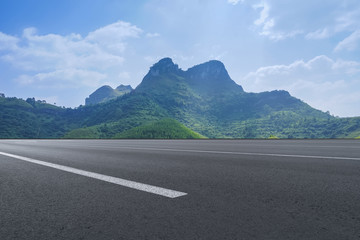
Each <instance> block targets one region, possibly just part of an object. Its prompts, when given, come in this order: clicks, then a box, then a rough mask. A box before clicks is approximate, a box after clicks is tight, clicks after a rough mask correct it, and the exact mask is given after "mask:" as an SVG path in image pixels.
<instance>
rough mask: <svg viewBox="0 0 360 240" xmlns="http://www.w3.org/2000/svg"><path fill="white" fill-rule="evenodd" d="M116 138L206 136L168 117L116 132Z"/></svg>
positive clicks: (191, 137) (189, 137) (193, 137)
mask: <svg viewBox="0 0 360 240" xmlns="http://www.w3.org/2000/svg"><path fill="white" fill-rule="evenodd" d="M114 138H146V139H196V138H205V137H204V136H202V135H200V134H198V133H196V132H194V131H192V130H191V129H189V128H187V127H185V126H184V125H182V124H181V123H179V122H178V121H176V120H173V119H170V118H166V119H162V120H159V121H156V122H152V123H149V124H145V125H142V126H139V127H135V128H132V129H130V130H127V131H124V132H122V133H119V134H116V135H115V136H114Z"/></svg>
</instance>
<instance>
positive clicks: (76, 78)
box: [15, 68, 106, 89]
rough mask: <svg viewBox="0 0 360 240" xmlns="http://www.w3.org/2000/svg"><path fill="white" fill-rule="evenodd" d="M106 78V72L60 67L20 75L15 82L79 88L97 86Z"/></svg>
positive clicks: (44, 86)
mask: <svg viewBox="0 0 360 240" xmlns="http://www.w3.org/2000/svg"><path fill="white" fill-rule="evenodd" d="M104 79H106V74H103V73H99V72H96V71H89V70H83V69H72V68H67V69H61V70H56V71H53V72H46V73H44V72H43V73H37V74H34V75H25V74H24V75H21V76H19V77H18V78H17V79H15V80H16V82H18V83H20V84H21V85H30V84H33V83H36V87H37V88H56V89H66V88H81V87H97V86H99V83H100V82H101V81H102V80H104Z"/></svg>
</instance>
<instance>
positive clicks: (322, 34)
mask: <svg viewBox="0 0 360 240" xmlns="http://www.w3.org/2000/svg"><path fill="white" fill-rule="evenodd" d="M328 37H330V31H329V29H328V28H323V29H318V30H317V31H315V32H310V33H308V34H307V35H306V36H305V38H306V39H324V38H328Z"/></svg>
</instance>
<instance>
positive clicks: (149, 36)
mask: <svg viewBox="0 0 360 240" xmlns="http://www.w3.org/2000/svg"><path fill="white" fill-rule="evenodd" d="M146 37H148V38H154V37H160V34H159V33H147V34H146Z"/></svg>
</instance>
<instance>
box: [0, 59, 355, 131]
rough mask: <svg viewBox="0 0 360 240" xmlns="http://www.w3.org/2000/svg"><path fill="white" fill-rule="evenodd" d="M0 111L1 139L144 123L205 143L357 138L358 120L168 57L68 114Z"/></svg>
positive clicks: (30, 103)
mask: <svg viewBox="0 0 360 240" xmlns="http://www.w3.org/2000/svg"><path fill="white" fill-rule="evenodd" d="M111 89H112V88H109V87H102V88H100V89H98V90H97V91H95V92H94V93H93V94H92V95H91V96H94V95H97V94H99V92H100V93H102V92H105V93H107V94H103V96H102V97H100V98H98V99H102V100H100V102H101V101H104V100H107V99H108V97H109V96H110V95H111V94H112V93H113V91H112V90H111ZM100 95H101V94H100ZM91 96H90V97H91ZM112 96H113V95H112ZM0 106H1V109H2V110H1V111H0V117H1V119H2V125H1V126H0V136H1V137H3V138H6V137H13V138H18V137H21V138H54V137H63V136H65V135H66V137H71V138H114V137H121V136H128V137H131V136H129V135H124V134H123V135H122V134H121V133H125V131H126V133H135V132H137V133H138V132H139V131H140V130H136V131H135V130H134V131H129V130H130V129H133V128H136V127H139V126H142V125H145V126H152V128H153V126H157V127H159V125H158V124H153V125H151V123H153V122H159V121H160V120H162V119H164V118H166V119H174V120H176V121H178V122H179V123H181V124H183V125H184V126H185V127H187V128H190V129H191V130H193V131H195V132H197V133H199V134H201V135H203V136H205V137H209V138H259V137H260V138H268V137H269V136H270V135H273V136H277V137H280V138H335V137H358V136H359V135H360V118H335V117H333V116H331V115H329V114H328V113H325V112H322V111H319V110H316V109H314V108H312V107H310V106H309V105H308V104H306V103H304V102H303V101H301V100H299V99H297V98H295V97H292V96H291V95H290V94H289V93H288V92H286V91H284V90H275V91H271V92H262V93H247V92H245V91H244V90H243V88H242V87H241V86H240V85H238V84H236V83H235V82H234V81H233V80H232V79H231V78H230V76H229V74H228V72H227V70H226V68H225V66H224V64H223V63H221V62H220V61H215V60H213V61H209V62H206V63H203V64H199V65H196V66H194V67H191V68H189V69H188V70H186V71H184V70H182V69H180V68H179V67H178V65H176V64H174V63H173V61H172V60H171V59H170V58H164V59H161V60H160V61H159V62H157V63H156V64H154V65H153V66H152V67H151V68H150V70H149V72H148V73H147V74H146V76H145V77H144V79H143V80H142V82H141V84H140V85H139V86H137V87H136V89H135V90H132V91H131V92H129V93H128V94H124V95H122V96H120V97H115V98H113V99H112V100H109V101H105V102H103V103H99V104H91V105H87V106H80V107H78V108H76V109H65V108H59V107H55V106H52V105H48V104H45V103H42V102H39V101H35V99H27V100H26V101H22V100H19V99H14V98H12V99H10V98H0ZM160 122H161V121H160ZM149 124H150V125H149ZM171 126H177V125H176V124H172V125H171ZM140 129H142V128H140ZM145 129H147V128H145ZM141 131H142V130H141ZM186 131H187V130H186ZM156 132H160V131H156ZM180 135H181V134H180ZM154 137H158V136H154ZM160 138H161V136H160Z"/></svg>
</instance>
